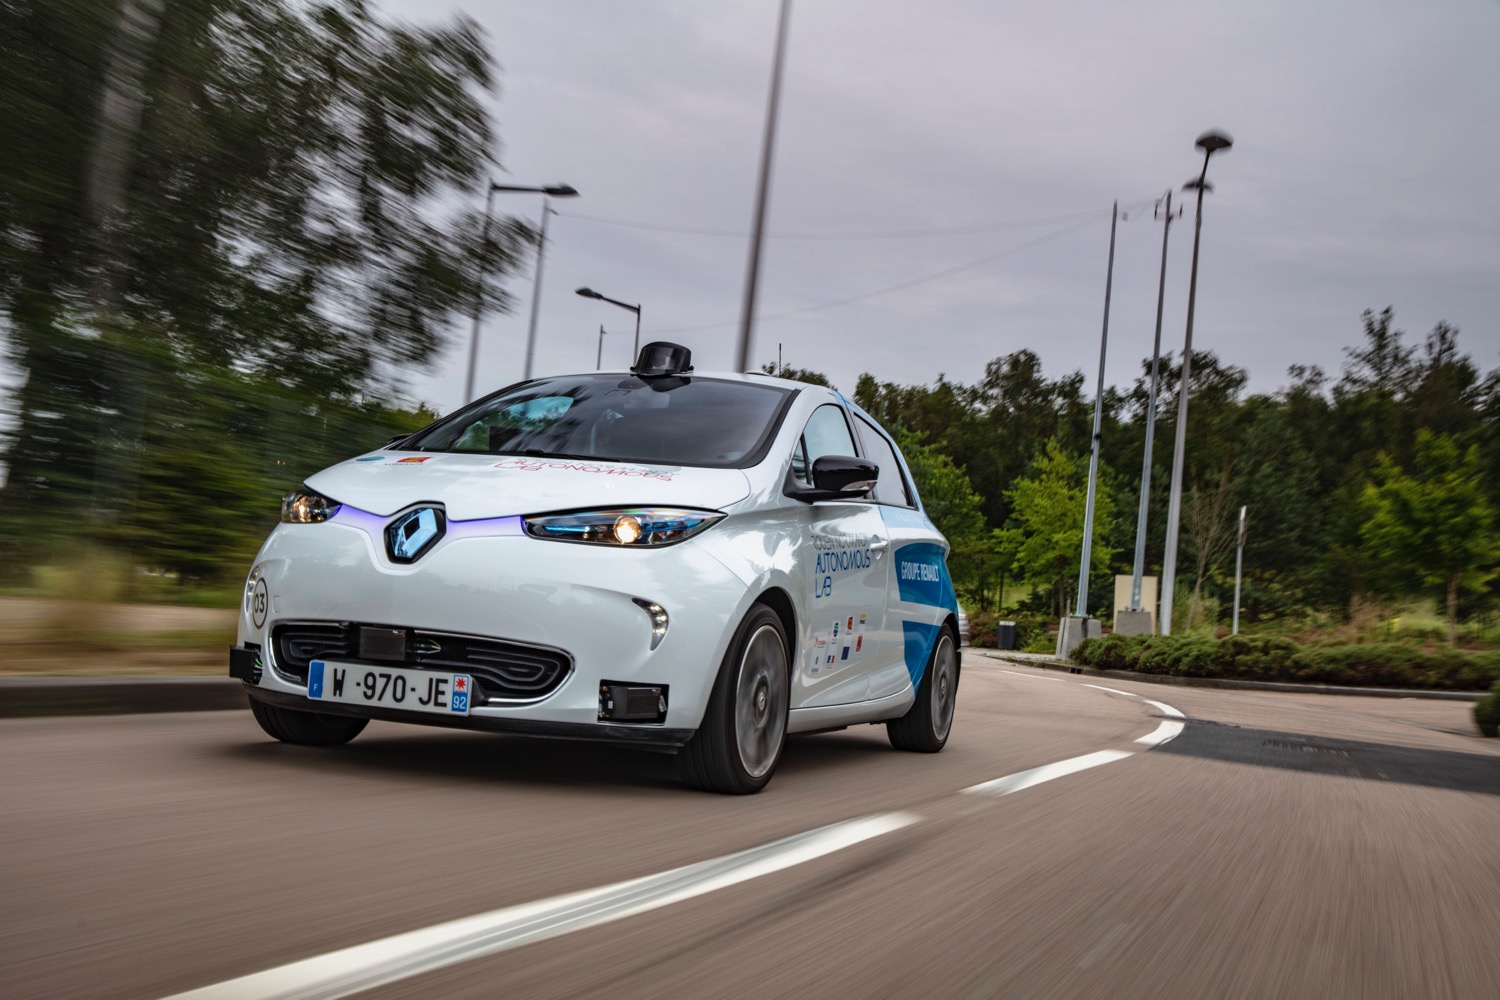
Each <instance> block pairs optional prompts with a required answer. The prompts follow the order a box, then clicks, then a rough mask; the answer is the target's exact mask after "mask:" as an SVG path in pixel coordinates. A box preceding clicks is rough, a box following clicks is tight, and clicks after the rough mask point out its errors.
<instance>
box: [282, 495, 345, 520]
mask: <svg viewBox="0 0 1500 1000" xmlns="http://www.w3.org/2000/svg"><path fill="white" fill-rule="evenodd" d="M342 506H343V504H341V503H339V502H338V501H337V500H330V499H328V498H327V497H325V496H324V495H323V494H321V493H314V492H313V491H312V490H310V489H308V488H307V487H306V486H303V487H300V488H299V489H295V490H292V492H290V493H288V494H287V495H286V496H284V497H282V498H281V521H282V523H283V524H313V523H315V522H317V521H326V520H328V519H329V518H330V517H332V516H333V515H335V514H337V513H338V512H339V508H340V507H342Z"/></svg>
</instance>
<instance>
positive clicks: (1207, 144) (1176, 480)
mask: <svg viewBox="0 0 1500 1000" xmlns="http://www.w3.org/2000/svg"><path fill="white" fill-rule="evenodd" d="M1232 145H1234V140H1233V139H1231V138H1229V136H1227V135H1225V134H1224V133H1223V132H1218V131H1212V130H1211V131H1208V132H1204V133H1203V134H1202V135H1200V136H1199V137H1198V142H1197V146H1198V148H1199V149H1201V150H1203V170H1202V171H1201V172H1200V173H1199V174H1198V176H1197V178H1196V179H1194V180H1190V181H1188V182H1187V183H1186V184H1184V185H1183V186H1182V189H1183V190H1184V191H1197V192H1198V212H1197V215H1196V216H1195V217H1194V219H1193V269H1192V276H1191V277H1190V278H1189V279H1188V306H1187V333H1186V335H1185V337H1184V339H1183V345H1182V379H1181V381H1180V382H1179V383H1178V385H1177V444H1176V447H1175V448H1174V449H1173V451H1172V492H1171V499H1170V500H1169V501H1168V503H1167V551H1166V554H1165V556H1164V557H1163V558H1162V563H1161V634H1162V635H1171V634H1172V597H1173V594H1172V591H1173V590H1174V589H1175V588H1176V586H1177V531H1178V528H1179V527H1180V524H1181V521H1182V464H1183V453H1184V452H1185V451H1186V450H1187V411H1188V389H1189V387H1190V386H1191V384H1192V383H1191V379H1192V374H1193V306H1194V305H1195V304H1196V302H1197V298H1198V240H1199V238H1200V237H1201V236H1202V235H1203V192H1205V191H1212V190H1213V185H1211V184H1209V183H1208V159H1209V157H1211V156H1213V155H1214V154H1215V153H1216V152H1218V151H1219V150H1221V149H1228V148H1229V147H1230V146H1232Z"/></svg>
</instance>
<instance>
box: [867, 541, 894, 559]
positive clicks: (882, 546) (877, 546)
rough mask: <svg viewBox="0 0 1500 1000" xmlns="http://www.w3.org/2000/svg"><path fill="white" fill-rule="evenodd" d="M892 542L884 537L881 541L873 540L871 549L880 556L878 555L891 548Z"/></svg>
mask: <svg viewBox="0 0 1500 1000" xmlns="http://www.w3.org/2000/svg"><path fill="white" fill-rule="evenodd" d="M890 544H891V543H890V542H889V541H886V540H884V539H882V540H880V541H877V542H871V543H870V551H871V552H873V553H875V554H876V555H877V556H878V555H880V553H882V552H884V551H885V550H886V549H887V548H889V547H890Z"/></svg>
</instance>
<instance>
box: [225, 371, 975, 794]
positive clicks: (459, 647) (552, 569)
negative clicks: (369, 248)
mask: <svg viewBox="0 0 1500 1000" xmlns="http://www.w3.org/2000/svg"><path fill="white" fill-rule="evenodd" d="M947 551H948V545H947V542H946V540H945V539H944V538H943V536H942V535H941V534H940V533H939V532H938V530H937V529H936V528H935V527H933V524H932V522H931V521H930V520H929V519H928V517H927V515H926V514H925V513H923V510H922V504H921V501H920V499H919V498H918V496H917V492H916V490H915V489H914V488H913V486H912V480H911V474H910V472H909V470H908V469H907V468H906V466H905V463H904V462H903V460H902V458H901V455H900V452H899V451H898V449H897V448H896V446H895V444H894V443H893V442H892V440H891V438H890V436H889V435H888V434H886V433H885V431H883V430H881V429H880V427H878V426H877V425H876V424H875V422H874V421H873V420H872V419H871V418H870V417H869V415H868V414H866V413H864V412H863V411H862V410H861V409H860V408H859V407H858V406H856V405H854V404H853V403H852V402H851V401H850V400H849V399H847V398H846V397H844V396H843V395H841V394H839V393H838V392H835V391H834V390H832V389H828V388H824V387H822V386H815V385H809V384H805V383H802V382H792V381H787V380H783V379H777V378H771V377H769V376H762V375H756V374H751V375H738V374H712V375H708V374H703V375H700V374H694V373H693V369H692V365H691V357H690V354H689V352H688V350H687V349H686V348H683V347H680V346H677V345H674V344H667V343H656V344H648V345H647V346H646V347H645V348H644V349H643V350H642V351H641V356H640V359H639V361H638V362H637V364H636V366H635V367H634V368H632V369H631V371H630V372H628V373H625V372H616V373H597V372H596V373H589V374H583V375H568V376H562V377H557V378H543V379H536V380H532V381H529V382H523V383H519V384H517V385H513V386H511V387H509V388H507V389H503V390H501V391H500V392H497V393H494V394H492V395H490V396H486V397H485V398H483V399H480V400H478V401H476V402H474V403H472V404H470V405H468V406H466V407H464V408H463V409H461V410H459V411H457V412H456V413H454V414H453V415H451V416H449V417H447V418H445V419H443V420H440V421H438V422H437V423H435V424H433V425H432V426H430V427H428V428H426V429H425V430H422V431H419V432H417V433H415V434H413V435H411V436H409V437H406V438H402V439H398V440H396V441H393V442H392V443H391V444H390V445H388V446H387V447H386V448H385V449H383V450H380V451H375V452H371V453H369V454H366V455H360V456H359V457H357V458H353V459H351V460H349V461H347V462H342V463H340V464H338V465H335V466H333V467H332V468H329V469H325V470H323V471H322V472H319V473H318V474H317V475H315V476H313V477H311V478H310V479H308V480H307V482H306V484H305V485H304V486H302V487H301V488H300V489H298V490H296V491H294V492H293V493H292V494H290V495H289V496H287V497H286V499H285V500H284V501H283V502H282V508H281V524H280V525H278V526H277V528H276V530H275V531H273V532H272V533H271V536H270V537H269V538H268V539H267V540H266V543H265V545H263V546H262V547H261V550H260V553H259V554H258V555H257V556H256V558H255V564H254V566H253V567H252V568H251V570H250V575H249V577H248V578H247V580H246V581H245V597H244V605H243V608H242V610H241V614H240V618H239V630H238V640H237V645H236V646H235V647H234V648H233V649H232V650H231V652H230V666H229V672H230V675H231V676H233V677H237V678H239V679H241V680H242V681H243V682H244V684H245V687H246V689H247V691H248V693H249V696H250V707H251V709H252V710H253V711H254V714H255V718H256V720H257V721H258V722H259V723H260V725H261V727H262V728H263V729H265V731H266V732H267V733H268V734H270V735H271V736H273V737H275V738H276V739H278V740H283V741H285V742H288V743H298V744H305V745H314V746H331V745H337V744H342V743H346V742H348V741H349V740H351V739H353V738H354V737H355V736H356V735H358V733H359V732H360V730H362V729H363V728H364V727H365V725H366V723H367V722H368V721H369V720H370V719H382V720H388V721H392V722H413V723H425V724H429V725H440V726H456V727H461V728H467V729H482V730H492V731H498V732H511V733H522V734H530V735H534V736H544V737H562V738H572V739H590V740H603V741H609V742H614V743H620V744H630V745H637V746H640V745H647V746H656V747H661V748H668V749H671V750H675V751H676V752H677V754H678V757H679V760H680V762H681V765H682V768H681V770H682V775H683V778H684V779H685V780H686V781H687V782H688V783H689V784H691V785H694V786H696V787H700V788H705V789H711V790H714V791H720V792H730V793H748V792H755V791H759V790H760V789H761V788H762V787H764V786H765V784H766V782H767V781H769V780H770V777H771V774H772V772H774V771H775V769H776V765H777V762H778V761H779V760H780V758H781V755H782V750H783V746H784V744H785V741H786V736H787V734H788V733H807V732H823V731H829V730H835V729H842V728H844V727H847V726H851V725H857V724H863V723H884V724H885V726H886V727H887V731H888V733H889V738H890V741H891V743H892V744H893V745H894V746H895V747H897V748H899V749H902V750H912V751H918V752H926V753H934V752H936V751H939V750H941V749H942V748H943V745H944V744H945V743H946V742H947V740H948V734H949V732H950V730H951V728H952V725H953V715H954V698H955V695H956V694H957V691H958V678H959V650H958V645H959V626H958V618H957V611H958V607H957V603H956V601H955V599H954V592H953V585H952V582H951V580H950V578H949V575H948V569H947V562H946V558H947Z"/></svg>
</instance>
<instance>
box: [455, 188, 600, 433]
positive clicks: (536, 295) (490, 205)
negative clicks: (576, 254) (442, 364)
mask: <svg viewBox="0 0 1500 1000" xmlns="http://www.w3.org/2000/svg"><path fill="white" fill-rule="evenodd" d="M496 191H507V192H522V193H526V194H541V195H546V196H547V197H548V198H573V197H576V196H577V195H578V191H577V189H575V188H574V187H572V186H571V185H568V184H544V185H540V186H536V187H532V186H524V185H514V184H494V183H491V184H490V187H489V190H488V191H487V192H486V193H485V196H484V228H483V229H482V230H481V231H480V235H479V247H480V250H479V253H480V257H479V279H478V280H477V281H476V282H475V283H474V329H473V332H472V333H470V335H469V368H468V371H467V373H466V374H465V376H464V402H465V403H467V402H468V401H469V400H471V399H473V398H474V363H475V361H476V360H477V359H478V357H479V322H480V319H481V317H482V316H483V314H484V278H485V274H486V273H487V269H486V267H485V264H486V262H487V260H488V257H489V246H490V220H491V219H492V218H493V216H494V212H495V192H496ZM549 213H552V206H551V205H550V203H548V201H547V200H546V199H545V198H544V199H543V200H542V231H541V236H540V239H539V240H538V241H537V247H536V274H535V276H534V277H533V279H532V283H531V323H530V324H529V325H528V327H527V329H526V368H525V377H526V378H530V377H531V353H532V349H533V346H534V345H535V343H536V314H537V303H538V302H540V301H541V297H542V261H543V260H544V259H545V258H546V254H547V216H548V214H549Z"/></svg>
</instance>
